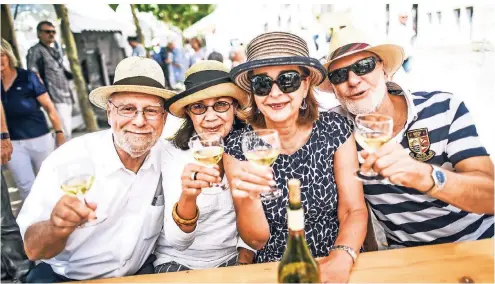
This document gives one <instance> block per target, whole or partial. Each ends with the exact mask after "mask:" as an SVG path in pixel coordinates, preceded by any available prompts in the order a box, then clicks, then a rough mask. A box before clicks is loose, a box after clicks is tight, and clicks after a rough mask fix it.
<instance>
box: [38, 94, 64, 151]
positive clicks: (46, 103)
mask: <svg viewBox="0 0 495 284" xmlns="http://www.w3.org/2000/svg"><path fill="white" fill-rule="evenodd" d="M36 99H37V100H38V102H39V103H40V104H41V106H42V107H43V109H44V110H45V111H46V112H47V114H48V118H49V119H50V122H51V123H52V125H53V129H55V142H56V143H57V147H58V146H60V145H62V144H64V143H65V136H64V133H63V132H62V123H61V122H60V118H59V116H58V113H57V110H56V109H55V105H54V104H53V102H52V100H51V99H50V96H48V93H44V94H42V95H39V96H38V97H36Z"/></svg>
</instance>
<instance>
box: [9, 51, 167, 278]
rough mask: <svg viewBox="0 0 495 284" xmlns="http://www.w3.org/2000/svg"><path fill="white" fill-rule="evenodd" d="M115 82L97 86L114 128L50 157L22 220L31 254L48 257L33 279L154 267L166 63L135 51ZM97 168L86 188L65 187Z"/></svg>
mask: <svg viewBox="0 0 495 284" xmlns="http://www.w3.org/2000/svg"><path fill="white" fill-rule="evenodd" d="M115 74H116V75H115V80H114V83H113V85H112V86H105V87H101V88H98V89H96V90H94V91H92V92H91V93H90V95H89V99H90V101H91V102H92V103H93V104H94V105H96V106H98V107H100V108H103V109H106V111H107V116H108V123H109V124H110V126H111V129H109V130H104V131H100V132H96V133H90V134H86V135H83V136H82V137H78V138H76V139H73V140H71V141H70V142H69V143H66V144H64V145H63V147H60V148H58V149H57V150H56V151H55V152H53V153H52V154H51V155H50V156H49V157H48V158H47V159H46V160H45V162H44V163H43V166H42V167H41V170H40V172H39V174H38V177H37V178H36V180H35V182H34V185H33V188H32V190H31V194H30V195H29V196H28V198H27V199H26V203H25V206H23V208H22V210H21V212H20V214H19V217H18V218H17V221H18V223H19V227H20V231H21V235H22V236H23V239H24V246H25V250H26V254H27V255H28V257H29V258H30V259H32V260H41V262H40V263H39V264H38V265H37V266H36V268H34V269H33V270H32V271H31V272H30V274H29V275H28V278H27V280H28V282H51V283H52V282H62V281H70V280H87V279H97V278H107V277H119V276H125V275H133V274H143V273H153V266H152V262H153V259H152V258H151V257H149V256H150V254H151V251H152V249H153V246H154V244H155V241H156V239H157V238H158V235H159V233H160V231H161V229H162V226H163V204H164V200H163V190H162V187H161V182H160V179H161V174H160V173H161V167H160V165H161V162H160V157H161V149H162V144H161V143H156V142H157V141H158V139H159V137H160V134H161V133H162V130H163V125H164V123H165V118H166V113H165V110H164V103H165V101H166V100H167V99H168V98H170V97H171V96H172V95H173V94H174V93H173V92H171V91H168V90H166V89H165V88H164V82H165V79H164V77H163V72H162V70H161V68H160V66H159V65H158V64H157V63H156V62H154V61H153V60H151V59H147V58H142V57H129V58H126V59H124V60H122V61H121V62H120V63H119V65H118V66H117V69H116V72H115ZM88 164H89V165H90V166H86V167H85V168H88V167H91V168H93V169H94V170H93V177H94V179H93V182H92V183H91V185H88V189H89V190H88V191H87V193H85V195H84V193H82V194H83V195H82V197H81V194H79V195H78V198H76V197H75V196H72V195H65V194H64V192H63V191H62V190H61V185H62V184H63V183H64V181H65V180H66V178H67V176H64V175H63V174H62V173H64V172H66V170H65V169H66V168H74V173H71V174H70V175H68V176H69V178H70V177H71V176H72V177H73V176H74V175H75V176H77V174H79V175H80V174H81V172H82V171H83V170H84V171H85V172H86V169H85V168H83V167H82V165H88Z"/></svg>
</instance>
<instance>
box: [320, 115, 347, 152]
mask: <svg viewBox="0 0 495 284" xmlns="http://www.w3.org/2000/svg"><path fill="white" fill-rule="evenodd" d="M321 116H322V121H323V123H324V124H326V125H328V126H329V127H330V129H329V131H330V137H331V139H333V143H334V145H335V149H338V148H339V147H340V145H342V144H344V143H345V142H346V141H347V139H349V137H350V136H351V135H352V131H353V130H354V129H353V128H354V126H353V123H352V121H350V120H349V119H347V118H346V117H344V116H342V115H340V114H338V113H336V112H324V113H321Z"/></svg>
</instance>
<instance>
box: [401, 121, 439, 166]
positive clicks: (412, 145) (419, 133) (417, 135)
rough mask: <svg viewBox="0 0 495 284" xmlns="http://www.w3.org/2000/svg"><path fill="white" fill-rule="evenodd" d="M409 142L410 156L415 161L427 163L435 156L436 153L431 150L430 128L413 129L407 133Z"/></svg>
mask: <svg viewBox="0 0 495 284" xmlns="http://www.w3.org/2000/svg"><path fill="white" fill-rule="evenodd" d="M407 140H408V142H409V149H410V150H411V153H409V155H410V156H411V157H413V158H414V159H416V160H418V161H421V162H426V161H428V160H430V159H431V158H433V156H435V151H433V150H430V137H428V128H420V129H413V130H409V131H407Z"/></svg>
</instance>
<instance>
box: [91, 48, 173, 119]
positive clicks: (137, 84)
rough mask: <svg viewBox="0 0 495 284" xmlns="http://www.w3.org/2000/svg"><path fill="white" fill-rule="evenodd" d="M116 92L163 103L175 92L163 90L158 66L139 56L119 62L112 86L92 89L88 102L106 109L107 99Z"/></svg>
mask: <svg viewBox="0 0 495 284" xmlns="http://www.w3.org/2000/svg"><path fill="white" fill-rule="evenodd" d="M117 92H133V93H142V94H148V95H153V96H157V97H160V98H163V99H165V101H166V100H168V99H169V98H171V97H172V96H174V95H175V92H173V91H170V90H167V89H165V76H164V75H163V71H162V68H161V67H160V65H158V63H156V62H155V61H154V60H152V59H148V58H144V57H139V56H131V57H128V58H126V59H123V60H122V61H120V62H119V64H118V65H117V68H116V69H115V78H114V80H113V84H112V85H111V86H104V87H99V88H96V89H94V90H93V91H91V93H90V94H89V100H90V101H91V103H93V104H94V105H95V106H97V107H99V108H102V109H106V108H107V102H108V98H109V97H110V96H111V95H112V94H113V93H117Z"/></svg>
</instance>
